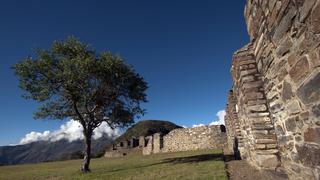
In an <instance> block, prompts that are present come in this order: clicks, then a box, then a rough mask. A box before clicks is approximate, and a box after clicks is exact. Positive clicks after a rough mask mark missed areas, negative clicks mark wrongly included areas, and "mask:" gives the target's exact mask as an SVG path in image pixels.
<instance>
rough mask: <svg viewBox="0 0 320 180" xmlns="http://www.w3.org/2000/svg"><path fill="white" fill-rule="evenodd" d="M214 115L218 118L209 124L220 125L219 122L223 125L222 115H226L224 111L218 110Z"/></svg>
mask: <svg viewBox="0 0 320 180" xmlns="http://www.w3.org/2000/svg"><path fill="white" fill-rule="evenodd" d="M216 115H217V116H218V120H215V121H213V122H211V123H210V124H209V125H221V124H223V125H224V116H225V115H226V111H225V110H220V111H218V112H217V114H216Z"/></svg>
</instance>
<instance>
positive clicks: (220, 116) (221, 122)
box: [192, 110, 226, 128]
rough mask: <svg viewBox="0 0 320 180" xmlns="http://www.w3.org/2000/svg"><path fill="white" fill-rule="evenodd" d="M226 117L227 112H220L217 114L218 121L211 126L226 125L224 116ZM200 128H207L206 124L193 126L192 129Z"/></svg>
mask: <svg viewBox="0 0 320 180" xmlns="http://www.w3.org/2000/svg"><path fill="white" fill-rule="evenodd" d="M225 115H226V111H225V110H220V111H218V112H217V114H216V116H218V119H217V120H214V121H212V122H211V123H210V124H209V125H221V124H223V125H224V116H225ZM200 126H205V125H204V124H195V125H192V127H193V128H194V127H200Z"/></svg>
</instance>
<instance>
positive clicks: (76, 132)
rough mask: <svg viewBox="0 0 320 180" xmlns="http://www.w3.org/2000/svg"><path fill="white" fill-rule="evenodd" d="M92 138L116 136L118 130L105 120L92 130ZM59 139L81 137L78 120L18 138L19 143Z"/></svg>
mask: <svg viewBox="0 0 320 180" xmlns="http://www.w3.org/2000/svg"><path fill="white" fill-rule="evenodd" d="M93 132H94V134H93V136H92V137H93V139H99V138H100V137H102V136H103V135H104V134H106V135H108V136H110V137H116V136H118V135H119V133H120V132H119V130H118V129H114V130H112V129H111V128H110V127H109V126H108V124H107V123H106V122H103V123H102V124H101V125H100V126H99V127H97V128H96V129H95V130H94V131H93ZM61 139H66V140H68V141H69V142H71V141H75V140H78V139H83V133H82V126H81V124H80V123H79V122H78V121H74V120H70V121H68V122H66V123H65V124H62V125H61V126H60V128H59V129H58V130H55V131H52V132H50V131H44V132H42V133H41V132H35V131H32V132H30V133H28V134H26V135H25V137H24V138H22V139H21V140H20V144H27V143H31V142H36V141H52V142H54V141H59V140H61Z"/></svg>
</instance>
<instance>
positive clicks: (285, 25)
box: [273, 6, 296, 44]
mask: <svg viewBox="0 0 320 180" xmlns="http://www.w3.org/2000/svg"><path fill="white" fill-rule="evenodd" d="M295 16H296V9H295V7H293V6H291V7H290V9H289V10H288V12H287V13H286V14H285V15H284V16H283V17H282V19H281V22H280V23H279V26H278V27H277V28H276V31H275V33H274V35H273V40H274V41H275V42H276V43H277V44H278V43H279V42H280V40H281V38H283V37H284V36H285V34H286V33H287V31H288V30H289V28H290V27H291V22H292V19H293V18H294V17H295Z"/></svg>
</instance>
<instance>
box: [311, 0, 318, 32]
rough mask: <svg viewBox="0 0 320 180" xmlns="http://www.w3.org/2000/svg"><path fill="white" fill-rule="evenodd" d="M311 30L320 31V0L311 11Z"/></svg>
mask: <svg viewBox="0 0 320 180" xmlns="http://www.w3.org/2000/svg"><path fill="white" fill-rule="evenodd" d="M311 30H312V31H313V32H314V33H320V2H319V1H318V2H317V4H316V6H315V8H314V9H313V11H312V12H311Z"/></svg>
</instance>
